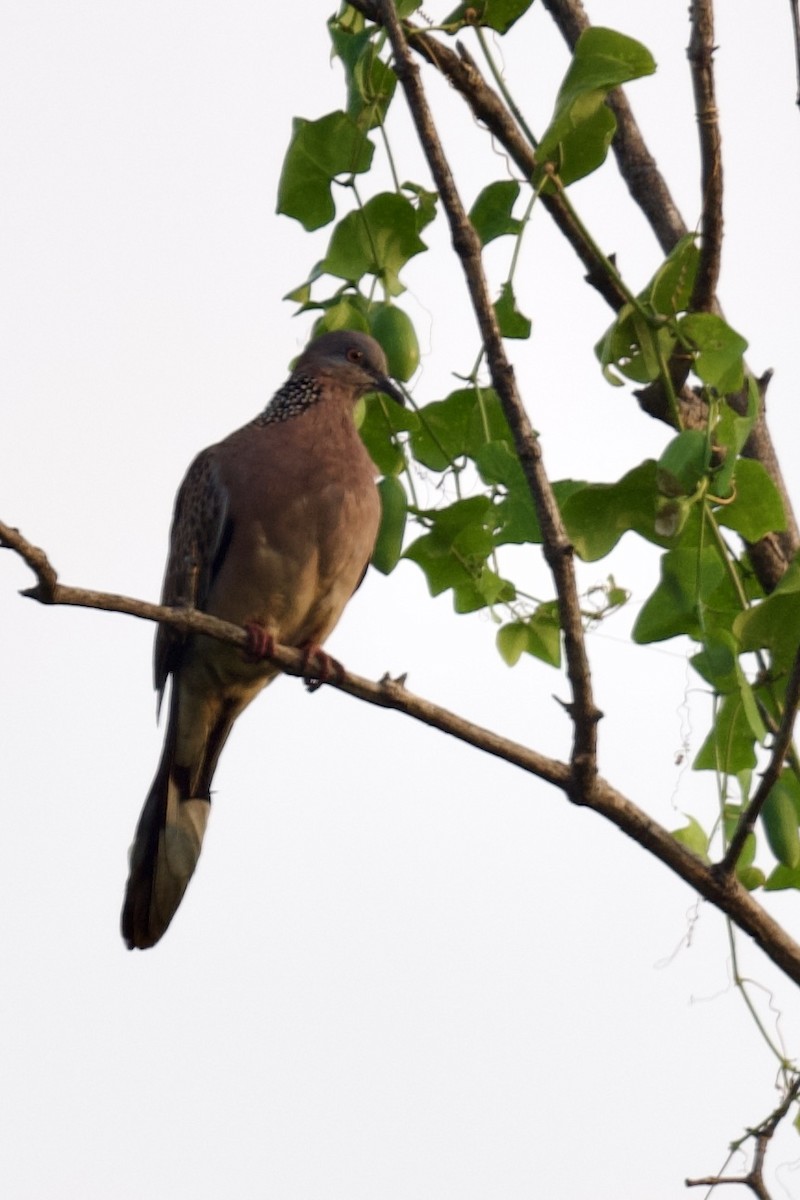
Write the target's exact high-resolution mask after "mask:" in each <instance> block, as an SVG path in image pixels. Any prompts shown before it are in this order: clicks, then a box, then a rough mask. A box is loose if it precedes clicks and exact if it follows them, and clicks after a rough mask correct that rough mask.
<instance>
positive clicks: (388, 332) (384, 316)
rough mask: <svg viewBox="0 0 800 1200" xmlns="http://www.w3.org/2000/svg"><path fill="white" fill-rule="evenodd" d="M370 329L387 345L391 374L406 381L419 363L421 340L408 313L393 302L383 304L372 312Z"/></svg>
mask: <svg viewBox="0 0 800 1200" xmlns="http://www.w3.org/2000/svg"><path fill="white" fill-rule="evenodd" d="M370 332H371V333H372V336H373V337H374V338H375V339H376V340H377V341H378V342H380V344H381V346H382V347H383V351H384V354H385V355H386V360H387V362H388V364H389V374H390V375H391V376H392V378H393V379H399V380H401V381H402V382H403V383H405V381H406V380H407V379H410V378H411V376H412V375H413V374H414V372H415V371H416V369H417V367H418V366H419V342H418V341H417V334H416V331H415V329H414V326H413V324H412V321H411V318H410V317H409V315H408V313H406V312H404V311H403V309H402V308H397V307H395V305H393V304H381V305H378V307H377V308H373V310H372V311H371V312H370Z"/></svg>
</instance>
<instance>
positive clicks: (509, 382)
mask: <svg viewBox="0 0 800 1200" xmlns="http://www.w3.org/2000/svg"><path fill="white" fill-rule="evenodd" d="M380 10H381V12H382V16H383V23H384V27H385V29H386V31H387V33H388V35H389V39H390V41H391V43H392V50H393V53H394V58H395V70H396V72H397V75H398V78H399V80H400V83H401V86H402V87H403V90H404V91H405V94H406V100H407V102H408V106H409V109H410V111H411V116H412V119H413V121H414V124H415V126H416V129H417V136H418V138H419V141H420V144H421V146H422V149H423V152H424V154H425V156H426V158H427V160H428V166H429V167H430V169H431V174H432V175H433V179H434V182H435V184H436V188H437V190H438V192H439V195H440V197H441V200H442V204H443V206H444V209H445V212H446V213H447V219H448V221H449V223H450V232H451V236H452V241H453V248H454V249H455V251H456V254H457V255H458V257H459V259H460V261H461V266H462V268H463V271H464V276H465V278H466V281H467V287H468V289H469V294H470V299H471V301H472V306H473V308H474V310H475V315H476V317H477V320H478V325H479V327H480V331H481V337H482V339H483V345H484V348H485V350H486V357H487V361H488V364H489V370H490V373H491V377H492V383H493V384H494V387H495V390H496V392H497V394H498V396H499V398H500V402H501V404H502V406H503V411H504V412H505V415H506V419H507V420H508V423H509V426H510V428H511V431H512V433H513V436H514V444H515V447H516V451H517V455H518V456H519V460H520V465H521V466H522V470H523V471H524V473H525V478H526V480H527V482H528V486H529V488H530V492H531V496H532V498H533V502H534V505H535V507H536V513H537V516H538V518H539V524H540V526H541V530H542V541H543V549H544V555H545V558H546V560H547V564H548V566H549V567H550V571H551V573H552V575H553V579H554V582H555V587H556V595H557V596H558V604H559V614H560V619H561V628H562V631H563V635H564V651H565V655H566V660H567V675H568V676H569V681H570V686H571V689H572V705H571V716H572V719H573V723H574V741H573V754H572V763H573V768H574V771H575V779H574V784H575V787H576V788H577V789H578V791H579V792H581V793H583V792H584V791H586V790H587V789H589V790H590V789H591V786H592V781H593V779H594V776H595V773H596V770H597V722H598V720H599V718H600V712H599V710H598V709H597V707H596V705H595V703H594V698H593V696H592V685H591V675H590V670H589V660H588V657H587V654H586V645H585V639H584V631H583V621H582V618H581V607H580V599H579V596H578V586H577V582H576V579H575V569H574V561H573V549H572V546H571V544H570V541H569V538H568V537H567V533H566V530H565V528H564V523H563V521H562V519H561V513H560V512H559V508H558V504H557V502H556V499H555V496H554V495H553V489H552V488H551V486H550V481H549V479H548V477H547V472H546V471H545V468H544V463H543V460H542V452H541V448H540V446H539V441H538V439H537V437H536V435H535V433H534V431H533V428H532V427H531V423H530V421H529V419H528V414H527V412H526V411H525V406H524V405H523V403H522V399H521V397H520V395H519V392H518V390H517V384H516V380H515V378H514V371H513V368H512V367H511V364H510V363H509V361H508V359H507V357H506V352H505V347H504V345H503V339H502V336H501V334H500V330H499V328H498V324H497V318H496V316H495V313H494V308H493V306H492V301H491V297H490V295H489V287H488V284H487V282H486V277H485V275H484V272H483V263H482V260H481V244H480V240H479V238H478V235H477V234H476V232H475V230H474V228H473V227H472V225H471V223H470V221H469V218H468V217H467V214H466V211H465V209H464V205H463V203H462V201H461V197H460V196H459V193H458V189H457V187H456V184H455V180H454V179H453V175H452V172H451V170H450V166H449V163H448V161H447V159H446V157H445V154H444V150H443V149H442V144H441V141H440V140H439V135H438V133H437V131H436V126H435V124H434V121H433V117H432V115H431V111H430V108H429V107H428V102H427V99H426V97H425V93H424V90H423V88H422V84H421V83H420V79H419V68H418V67H417V65H416V63H415V62H414V60H413V58H412V56H411V52H410V50H409V48H408V43H407V42H406V38H405V35H404V33H403V29H402V26H401V24H400V21H399V19H398V17H397V13H396V11H395V7H394V4H393V3H391V0H380Z"/></svg>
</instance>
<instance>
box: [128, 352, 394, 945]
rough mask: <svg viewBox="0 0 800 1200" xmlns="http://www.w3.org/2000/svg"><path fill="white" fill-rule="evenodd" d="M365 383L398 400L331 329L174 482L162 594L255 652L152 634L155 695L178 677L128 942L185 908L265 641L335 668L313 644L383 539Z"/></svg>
mask: <svg viewBox="0 0 800 1200" xmlns="http://www.w3.org/2000/svg"><path fill="white" fill-rule="evenodd" d="M371 391H379V392H384V393H386V394H387V395H388V396H390V397H391V398H392V399H394V400H396V401H397V402H398V403H401V404H402V403H403V398H402V395H401V394H400V392H399V391H398V390H397V389H396V388H395V387H394V385H393V384H392V383H391V381H390V380H389V378H388V376H387V365H386V359H385V357H384V354H383V351H382V350H381V348H380V346H378V344H377V342H375V341H374V340H373V339H372V338H371V337H368V336H367V335H366V334H363V333H352V332H342V331H340V332H336V333H326V334H323V335H322V336H321V337H319V338H317V339H316V340H315V341H312V342H311V343H310V344H309V346H308V347H307V348H306V350H305V351H304V353H303V354H302V355H301V357H300V358H299V359H298V361H297V364H296V366H295V368H294V370H293V371H292V374H291V375H290V376H289V379H288V380H287V382H286V383H285V384H284V385H283V387H282V388H281V389H280V390H279V391H278V392H276V394H275V395H274V396H273V398H272V400H271V401H270V402H269V404H268V405H267V407H266V408H265V409H264V411H263V412H262V413H261V415H260V416H258V417H256V418H255V420H254V421H251V422H250V424H249V425H245V426H244V427H243V428H242V429H239V430H237V431H236V432H235V433H232V434H231V435H230V436H229V437H227V438H225V440H224V441H222V442H219V443H218V444H217V445H216V446H211V447H210V448H209V449H207V450H204V451H203V452H202V453H201V454H200V455H198V457H197V458H196V459H195V460H194V462H193V463H192V465H191V467H190V468H189V471H188V473H187V475H186V478H185V479H184V481H183V483H182V485H181V487H180V490H179V492H178V496H177V499H176V502H175V512H174V515H173V521H172V531H171V535H170V548H169V558H168V562H167V569H166V575H165V579H164V589H163V597H162V600H163V603H164V604H167V605H191V606H193V607H195V608H198V609H201V610H202V611H203V612H207V613H212V614H213V615H214V616H216V617H220V618H221V619H223V620H225V621H230V622H232V623H234V624H237V625H242V626H244V627H246V628H247V629H248V631H249V633H250V634H251V641H253V643H254V644H257V645H258V647H259V649H260V651H261V653H260V654H258V653H253V654H249V655H248V654H246V653H244V652H243V651H241V650H239V649H237V648H236V647H235V646H229V645H226V644H224V643H223V642H219V641H215V640H214V639H211V638H207V637H202V636H194V635H193V636H190V637H188V638H183V639H182V638H180V637H179V636H176V634H175V633H174V631H172V630H170V629H169V628H168V627H167V626H164V625H161V626H159V628H158V633H157V635H156V644H155V682H156V688H157V690H158V692H159V697H160V698H161V697H163V692H164V688H165V685H166V682H167V678H168V677H169V676H172V687H171V692H170V706H169V718H168V721H167V728H166V737H165V741H164V750H163V753H162V756H161V762H160V764H159V767H158V770H157V772H156V776H155V779H154V781H153V785H152V787H151V789H150V793H149V795H148V797H147V800H146V801H145V805H144V808H143V810H142V815H141V817H140V819H139V824H138V827H137V829H136V835H135V839H134V842H133V846H132V847H131V851H130V875H129V878H128V885H127V889H126V893H125V902H124V906H123V910H122V935H123V937H124V939H125V942H126V943H127V945H128V947H129V949H133V948H138V949H146V948H147V947H149V946H153V945H154V944H155V943H156V942H157V941H158V940H159V938H160V937H161V936H162V934H163V933H164V931H165V930H166V928H167V926H168V925H169V923H170V921H171V920H172V918H173V916H174V915H175V911H176V910H177V908H178V905H179V904H180V902H181V899H182V897H183V894H184V892H185V890H186V885H187V884H188V882H189V879H190V878H191V876H192V872H193V871H194V868H195V866H196V864H197V859H198V856H199V854H200V847H201V843H202V840H203V834H204V832H205V828H206V822H207V820H208V814H209V809H210V788H211V780H212V777H213V774H214V770H215V768H216V765H217V761H218V759H219V756H220V751H221V750H222V748H223V746H224V744H225V741H226V739H227V737H228V734H229V733H230V731H231V727H232V726H233V723H234V721H235V720H236V718H237V717H238V716H239V714H240V713H241V712H242V710H243V709H244V708H245V707H246V706H247V705H248V704H249V703H250V701H251V700H252V699H253V698H254V696H256V694H257V693H258V692H260V691H261V689H262V688H263V687H265V685H266V684H268V683H269V682H270V680H271V679H273V678H274V677H275V675H276V674H277V669H276V668H275V667H274V666H273V665H272V664H271V663H270V662H269V661H268V660H267V659H265V658H264V656H263V652H264V650H265V649H268V647H269V646H270V644H272V642H273V641H274V642H278V643H281V644H283V645H286V646H296V647H300V648H304V649H305V650H306V652H307V655H308V661H310V662H316V663H317V664H319V663H322V664H323V666H325V664H326V663H327V664H330V663H331V662H332V660H330V659H328V658H327V656H326V655H324V654H323V653H322V652H321V651H320V650H319V647H320V646H321V645H322V643H323V642H324V641H325V639H326V638H327V637H328V635H329V634H330V632H331V630H332V629H333V628H334V626H335V625H336V623H337V621H338V620H339V618H340V616H341V615H342V611H343V609H344V607H345V605H346V604H347V601H348V600H349V599H350V597H351V595H352V594H353V592H354V591H355V590H356V588H357V587H358V585H359V584H360V582H361V580H362V579H363V577H364V573H365V571H366V569H367V564H368V563H369V559H370V556H371V554H372V550H373V548H374V545H375V539H376V536H377V532H378V524H379V518H380V502H379V497H378V492H377V488H376V486H375V474H376V472H375V467H374V465H373V463H372V461H371V459H370V457H369V455H368V454H367V451H366V450H365V448H364V445H363V443H362V441H361V439H360V437H359V435H358V432H357V430H356V428H355V424H354V421H353V406H354V404H355V402H356V400H358V399H359V397H361V396H363V395H364V394H365V393H366V392H371ZM317 670H319V665H318V666H317ZM159 703H160V700H159Z"/></svg>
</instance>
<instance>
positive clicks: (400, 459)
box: [358, 393, 419, 475]
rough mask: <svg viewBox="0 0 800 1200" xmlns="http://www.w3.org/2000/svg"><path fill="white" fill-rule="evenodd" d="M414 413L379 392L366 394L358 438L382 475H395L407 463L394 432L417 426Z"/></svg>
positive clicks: (397, 432)
mask: <svg viewBox="0 0 800 1200" xmlns="http://www.w3.org/2000/svg"><path fill="white" fill-rule="evenodd" d="M418 424H419V422H418V420H417V416H416V413H413V412H409V411H408V409H405V408H401V407H400V405H399V404H395V402H394V401H393V400H389V399H388V397H386V396H384V395H381V394H379V393H374V394H372V395H370V396H367V397H366V400H365V401H364V415H363V417H362V419H361V423H360V424H359V429H358V431H359V433H360V434H361V440H362V442H363V443H364V445H365V446H366V447H367V450H368V451H369V456H370V458H371V459H372V461H373V462H374V463H375V466H376V467H377V468H378V470H379V471H380V472H381V474H382V475H398V474H399V473H400V472H401V471H402V470H403V468H404V467H405V465H406V460H405V455H404V453H403V450H402V447H401V446H399V445H398V444H397V441H396V438H397V434H399V433H402V432H406V431H408V430H411V429H414V428H416V426H417V425H418Z"/></svg>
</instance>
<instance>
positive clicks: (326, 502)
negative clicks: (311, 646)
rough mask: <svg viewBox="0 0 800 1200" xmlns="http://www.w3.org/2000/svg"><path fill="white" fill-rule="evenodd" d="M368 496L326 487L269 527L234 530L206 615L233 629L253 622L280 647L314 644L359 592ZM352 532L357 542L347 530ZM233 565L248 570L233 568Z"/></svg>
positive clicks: (368, 536)
mask: <svg viewBox="0 0 800 1200" xmlns="http://www.w3.org/2000/svg"><path fill="white" fill-rule="evenodd" d="M378 520H379V504H378V502H377V496H376V494H375V491H374V485H371V491H370V492H365V493H361V492H359V493H353V492H352V491H348V490H347V489H346V488H344V487H341V486H334V485H329V486H328V487H326V488H325V489H323V490H321V491H320V492H318V493H317V494H312V495H308V494H306V495H305V496H303V497H302V498H301V501H300V502H299V503H297V504H295V505H293V506H291V507H290V508H287V509H286V510H284V512H283V513H281V514H280V515H279V519H277V520H273V522H272V523H271V524H270V526H267V525H265V524H264V523H262V522H260V521H258V520H252V521H251V522H249V523H243V524H242V526H241V527H240V528H238V529H236V530H234V534H233V540H232V544H231V546H230V549H229V551H228V555H227V556H226V561H225V563H224V564H223V568H222V570H221V571H220V575H219V577H218V579H217V580H215V582H214V584H213V586H212V588H211V592H210V594H209V603H208V605H207V610H208V611H209V612H211V613H213V614H214V615H215V616H219V617H221V618H222V619H223V620H226V621H231V622H233V623H234V624H237V625H247V624H257V625H261V626H263V627H264V628H265V629H266V630H267V631H268V632H269V633H271V634H272V635H273V637H274V638H275V640H276V641H277V642H281V643H283V644H284V645H289V646H300V645H303V644H305V643H306V642H314V643H316V644H320V643H321V642H323V641H324V639H325V638H326V637H327V636H328V635H329V634H330V632H331V631H332V629H333V628H334V626H335V625H336V623H337V621H338V620H339V617H340V616H341V614H342V610H343V609H344V607H345V605H346V604H347V601H348V600H349V599H350V597H351V595H352V594H353V592H354V591H355V589H356V588H357V587H358V584H359V582H360V580H361V577H362V575H363V573H364V570H365V568H366V566H367V563H368V562H369V558H370V555H371V553H372V549H373V546H374V542H375V537H376V535H377V529H378ZM354 529H356V530H359V531H360V532H359V534H358V536H357V537H355V538H354V537H353V535H352V531H353V530H354ZM237 561H238V562H240V563H247V570H246V571H244V570H239V569H237V566H236V564H237Z"/></svg>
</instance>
